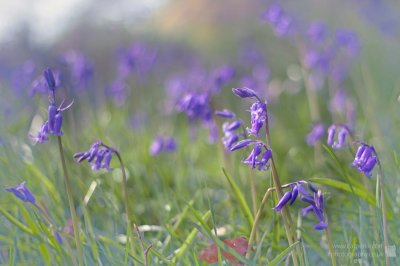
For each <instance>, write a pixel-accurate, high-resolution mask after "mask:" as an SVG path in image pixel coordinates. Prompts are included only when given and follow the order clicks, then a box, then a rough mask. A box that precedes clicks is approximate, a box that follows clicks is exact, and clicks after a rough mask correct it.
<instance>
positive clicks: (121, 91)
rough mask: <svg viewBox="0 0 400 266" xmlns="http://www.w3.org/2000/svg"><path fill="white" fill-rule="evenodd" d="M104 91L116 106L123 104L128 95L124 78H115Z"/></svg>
mask: <svg viewBox="0 0 400 266" xmlns="http://www.w3.org/2000/svg"><path fill="white" fill-rule="evenodd" d="M106 92H107V94H108V95H110V96H111V98H112V99H113V101H114V103H115V104H116V105H117V106H123V105H124V104H125V101H126V99H127V96H128V85H127V83H126V81H125V79H117V80H115V81H114V82H113V83H112V84H111V85H109V86H108V87H107V88H106Z"/></svg>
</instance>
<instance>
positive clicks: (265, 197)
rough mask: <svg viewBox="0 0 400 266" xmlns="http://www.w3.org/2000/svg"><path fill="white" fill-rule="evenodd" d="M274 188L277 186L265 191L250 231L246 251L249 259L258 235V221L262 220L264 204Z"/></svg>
mask: <svg viewBox="0 0 400 266" xmlns="http://www.w3.org/2000/svg"><path fill="white" fill-rule="evenodd" d="M273 190H275V188H269V189H267V191H266V192H265V194H264V197H263V199H262V201H261V204H260V207H259V209H258V211H257V214H256V217H255V218H254V223H253V227H252V228H251V233H250V237H249V242H248V247H247V252H246V258H247V259H249V258H250V253H251V250H252V245H253V241H254V238H255V236H256V232H257V226H258V223H259V221H260V217H261V213H262V211H263V210H264V206H265V203H266V202H267V199H268V196H269V194H270V193H271V191H273Z"/></svg>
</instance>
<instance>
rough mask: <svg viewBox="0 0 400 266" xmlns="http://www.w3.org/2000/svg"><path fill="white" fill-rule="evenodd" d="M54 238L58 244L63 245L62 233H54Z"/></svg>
mask: <svg viewBox="0 0 400 266" xmlns="http://www.w3.org/2000/svg"><path fill="white" fill-rule="evenodd" d="M53 236H54V238H55V239H56V240H57V242H58V244H60V245H62V243H63V240H62V237H61V235H60V233H59V232H57V231H54V232H53Z"/></svg>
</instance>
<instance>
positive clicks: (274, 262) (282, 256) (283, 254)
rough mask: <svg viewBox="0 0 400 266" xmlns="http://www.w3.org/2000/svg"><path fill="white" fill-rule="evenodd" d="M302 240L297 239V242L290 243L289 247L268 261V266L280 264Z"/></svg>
mask: <svg viewBox="0 0 400 266" xmlns="http://www.w3.org/2000/svg"><path fill="white" fill-rule="evenodd" d="M299 243H300V242H299V241H297V242H295V243H293V244H292V245H290V246H289V247H287V248H286V249H285V250H284V251H282V252H281V253H280V254H279V255H278V256H276V257H275V258H274V259H273V260H271V261H270V263H268V266H275V265H278V264H280V263H281V262H282V261H283V260H284V259H285V257H286V256H287V255H288V254H289V253H290V252H292V250H293V249H294V248H295V247H296V246H297V245H298V244H299Z"/></svg>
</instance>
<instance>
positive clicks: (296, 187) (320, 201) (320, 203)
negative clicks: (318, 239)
mask: <svg viewBox="0 0 400 266" xmlns="http://www.w3.org/2000/svg"><path fill="white" fill-rule="evenodd" d="M303 185H308V188H309V190H310V191H311V193H312V194H311V193H310V192H309V191H307V190H306V189H305V188H304V187H303ZM282 187H283V188H290V189H291V190H290V191H287V192H285V194H284V195H283V196H282V198H281V199H280V200H279V202H278V204H277V205H276V206H275V207H274V208H273V210H275V211H278V212H279V211H281V210H282V208H283V207H284V206H285V205H286V204H288V203H289V205H292V204H293V203H294V202H295V200H296V199H297V198H300V200H301V201H303V202H305V203H307V204H309V206H307V207H305V208H303V209H302V211H301V213H302V215H303V216H305V215H307V214H308V213H310V212H314V213H315V215H316V216H317V219H318V221H319V222H318V223H317V224H316V225H314V229H315V230H324V229H325V228H326V227H327V226H328V224H327V222H326V221H325V218H324V198H323V194H322V192H321V190H316V189H315V188H314V187H313V186H312V185H311V184H310V183H308V182H306V181H297V182H294V183H289V184H286V185H284V186H282Z"/></svg>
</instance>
